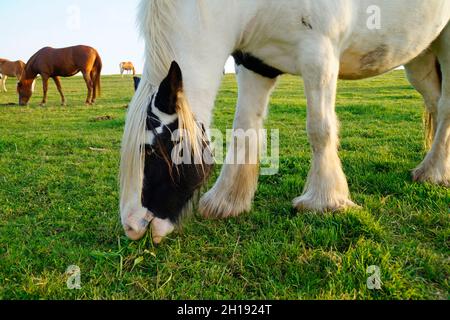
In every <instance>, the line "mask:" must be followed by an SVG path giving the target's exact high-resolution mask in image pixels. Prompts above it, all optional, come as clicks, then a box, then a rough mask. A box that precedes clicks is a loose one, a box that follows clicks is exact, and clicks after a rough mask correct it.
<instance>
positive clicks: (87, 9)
mask: <svg viewBox="0 0 450 320" xmlns="http://www.w3.org/2000/svg"><path fill="white" fill-rule="evenodd" d="M139 2H140V0H126V1H125V0H39V1H34V0H0V13H1V17H2V26H3V27H2V31H1V36H0V37H1V38H0V57H1V58H6V59H10V60H18V59H21V60H24V61H25V62H26V61H27V60H28V59H29V58H30V57H31V56H32V55H33V54H34V53H35V52H36V51H37V50H39V49H40V48H42V47H45V46H51V47H55V48H60V47H68V46H72V45H77V44H85V45H89V46H92V47H94V48H96V49H97V50H98V51H99V53H100V55H101V56H102V59H103V64H104V67H103V73H104V74H115V73H118V69H119V63H120V62H121V61H125V60H130V61H133V62H134V64H135V65H136V68H137V72H138V73H141V72H142V68H143V56H144V42H143V40H142V39H141V38H140V37H139V32H138V30H137V24H136V16H137V7H138V4H139ZM25 21H26V22H25Z"/></svg>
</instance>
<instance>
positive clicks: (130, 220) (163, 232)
mask: <svg viewBox="0 0 450 320" xmlns="http://www.w3.org/2000/svg"><path fill="white" fill-rule="evenodd" d="M122 224H123V228H124V230H125V234H126V236H127V237H128V238H129V239H130V240H133V241H138V240H140V239H142V238H143V237H144V236H145V234H146V233H147V230H148V229H149V226H151V231H152V239H153V243H154V244H160V243H161V242H162V241H163V240H164V238H165V237H167V236H168V235H169V234H171V233H172V232H173V231H174V230H175V226H174V225H173V223H172V222H171V221H170V220H168V219H160V218H157V217H155V216H154V214H153V213H151V212H150V211H148V210H147V209H146V208H141V209H139V210H137V211H133V212H131V213H130V214H128V215H127V218H126V219H125V221H122Z"/></svg>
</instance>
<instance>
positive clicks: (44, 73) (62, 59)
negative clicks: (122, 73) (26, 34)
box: [17, 46, 102, 106]
mask: <svg viewBox="0 0 450 320" xmlns="http://www.w3.org/2000/svg"><path fill="white" fill-rule="evenodd" d="M101 71H102V59H101V58H100V55H99V54H98V52H97V50H95V49H94V48H91V47H87V46H75V47H69V48H63V49H53V48H49V47H46V48H43V49H41V50H39V51H38V52H37V53H35V54H34V55H33V56H32V57H31V58H30V60H29V61H28V63H27V64H26V66H25V71H24V72H23V74H22V77H21V79H20V81H19V83H18V84H17V92H18V93H19V104H20V105H21V106H23V105H27V104H28V101H29V100H30V98H31V95H32V83H33V81H34V79H35V78H36V77H37V75H38V74H40V75H41V77H42V83H43V87H44V98H43V99H42V103H41V105H42V106H44V105H45V104H46V103H47V91H48V80H49V79H50V78H52V79H53V80H54V81H55V84H56V87H57V88H58V91H59V94H60V95H61V100H62V105H65V104H66V99H65V97H64V94H63V92H62V87H61V81H60V77H72V76H74V75H76V74H77V73H78V72H81V73H82V74H83V77H84V80H85V81H86V86H87V88H88V94H87V98H86V104H88V105H92V104H94V103H95V99H96V98H97V94H100V77H101Z"/></svg>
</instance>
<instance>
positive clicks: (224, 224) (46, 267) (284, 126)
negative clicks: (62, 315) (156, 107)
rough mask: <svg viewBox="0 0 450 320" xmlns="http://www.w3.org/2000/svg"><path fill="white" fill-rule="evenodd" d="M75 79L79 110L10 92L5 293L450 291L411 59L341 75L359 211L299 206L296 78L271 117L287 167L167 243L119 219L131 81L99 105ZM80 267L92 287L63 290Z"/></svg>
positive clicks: (228, 103) (5, 115)
mask: <svg viewBox="0 0 450 320" xmlns="http://www.w3.org/2000/svg"><path fill="white" fill-rule="evenodd" d="M63 86H64V88H65V92H66V95H67V98H68V106H67V107H60V106H59V97H58V95H57V92H56V89H55V87H54V85H53V84H52V86H51V88H50V97H49V103H48V107H46V108H41V107H38V106H37V105H38V103H39V102H40V99H41V89H40V84H39V83H38V86H37V92H36V96H35V97H33V98H32V101H31V106H30V107H26V108H21V107H17V106H15V105H10V104H11V103H15V102H16V101H17V97H16V95H15V90H14V88H13V81H10V82H9V89H10V92H9V93H8V94H0V299H448V298H449V275H450V268H449V252H450V250H449V244H450V242H449V235H450V228H449V203H450V197H449V190H448V189H445V188H443V187H437V186H433V185H427V184H416V183H413V182H412V181H411V178H410V170H411V169H413V168H414V167H415V166H416V165H417V164H419V163H420V162H421V160H422V159H423V157H424V155H425V153H424V148H423V133H422V125H421V117H422V110H423V109H422V100H421V98H420V96H419V94H418V93H416V92H415V91H414V90H413V89H412V88H411V87H410V86H409V85H408V83H407V82H406V80H405V77H404V74H403V73H402V72H400V71H397V72H394V73H391V74H389V75H385V76H382V77H379V78H376V79H372V80H367V81H360V82H341V83H340V86H339V97H338V107H337V111H338V114H339V117H340V119H341V122H342V131H341V137H342V147H341V152H340V155H341V157H342V160H343V163H344V170H345V172H346V174H347V176H348V179H349V184H350V189H351V192H352V196H353V198H354V200H355V201H356V202H357V203H358V204H360V205H361V206H362V207H363V209H361V210H353V211H348V212H344V213H336V214H325V215H324V214H313V213H304V214H297V213H295V212H294V211H293V210H292V209H291V201H292V199H293V198H295V197H296V196H298V195H300V194H301V193H302V189H303V187H304V184H305V178H306V175H307V172H308V168H309V163H310V159H311V153H310V147H309V145H308V143H307V137H306V131H305V116H306V109H305V108H306V107H305V106H306V101H305V98H304V94H303V89H302V83H301V81H300V80H299V79H297V78H294V77H284V78H283V80H282V81H281V83H280V85H279V87H278V90H277V91H276V92H275V94H274V97H273V99H272V102H271V111H270V113H271V115H270V119H269V120H268V122H267V126H268V127H269V128H274V129H280V134H281V168H280V173H279V174H278V175H276V176H271V177H262V178H261V181H260V186H259V189H258V192H257V195H256V199H255V204H254V209H253V211H252V212H251V213H250V214H246V215H243V216H241V217H239V218H236V219H230V220H224V221H209V220H205V219H203V218H201V217H199V216H198V215H195V216H193V217H191V218H189V219H188V220H187V221H186V223H185V224H184V227H183V229H182V230H179V231H177V232H176V233H174V234H172V235H171V236H170V237H169V238H168V239H167V240H166V241H165V242H164V244H163V245H162V246H160V247H158V248H155V247H153V245H152V244H151V241H150V238H149V237H146V238H145V239H144V240H142V241H140V242H131V241H129V240H127V239H126V238H125V236H124V233H123V231H122V228H121V226H120V223H119V213H118V187H117V185H118V181H117V176H118V166H119V147H120V142H121V135H122V130H123V125H124V117H125V112H126V109H125V106H126V105H127V103H128V102H129V100H130V99H131V97H132V94H133V89H132V80H131V79H130V78H128V79H125V80H122V79H121V78H119V77H105V78H104V79H103V96H102V98H101V99H100V100H99V103H98V104H97V105H96V106H94V107H86V106H84V105H83V103H84V100H85V94H86V91H85V87H84V84H83V82H82V79H81V78H71V79H65V80H64V81H63ZM236 90H237V89H236V84H235V80H234V77H232V76H227V77H226V78H225V80H224V85H223V87H222V89H221V92H220V95H219V96H218V100H217V109H216V117H215V125H216V127H218V128H220V129H222V130H224V129H226V128H230V126H231V124H232V119H233V112H234V105H235V102H236ZM99 117H100V118H99ZM102 117H103V118H102ZM104 117H106V118H104ZM93 148H94V149H93ZM98 149H101V150H98ZM219 169H220V168H219V167H217V168H216V173H215V176H217V174H218V172H219ZM213 180H214V179H212V180H211V183H212V182H213ZM70 265H78V266H80V268H81V271H82V289H81V290H75V291H73V290H68V289H67V287H66V280H67V276H66V275H65V270H66V268H67V267H68V266H70ZM370 265H377V266H379V267H380V270H381V277H382V281H383V286H382V290H380V291H371V290H369V289H367V286H366V280H367V278H368V276H369V275H367V274H366V269H367V267H368V266H370Z"/></svg>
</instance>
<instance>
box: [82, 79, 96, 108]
mask: <svg viewBox="0 0 450 320" xmlns="http://www.w3.org/2000/svg"><path fill="white" fill-rule="evenodd" d="M83 78H84V81H85V82H86V87H87V90H88V93H87V97H86V105H92V96H93V92H94V82H93V81H92V78H91V73H90V72H83Z"/></svg>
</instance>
